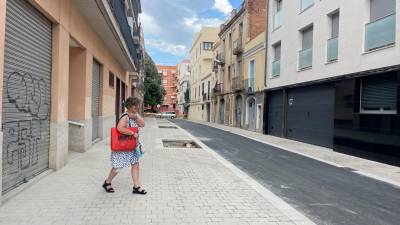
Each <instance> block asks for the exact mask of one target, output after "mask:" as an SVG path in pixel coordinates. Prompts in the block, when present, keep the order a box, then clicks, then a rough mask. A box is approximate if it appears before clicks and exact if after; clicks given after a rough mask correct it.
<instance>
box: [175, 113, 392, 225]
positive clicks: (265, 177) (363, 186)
mask: <svg viewBox="0 0 400 225" xmlns="http://www.w3.org/2000/svg"><path fill="white" fill-rule="evenodd" d="M173 122H174V123H176V124H177V125H179V126H180V127H182V128H183V129H185V130H187V131H188V132H189V133H191V134H192V135H193V136H196V137H197V138H199V139H200V140H202V142H203V143H205V144H206V145H207V146H209V147H210V148H212V149H213V150H215V151H216V152H218V153H219V154H220V155H222V156H223V157H225V158H226V159H227V160H229V161H230V162H232V163H233V164H234V165H235V166H237V167H239V168H241V169H242V170H243V171H244V172H246V173H247V174H249V175H250V176H252V177H253V178H255V179H256V180H258V181H259V182H260V183H262V184H263V185H264V186H265V187H267V188H268V189H269V190H271V191H272V192H273V193H275V194H276V195H278V196H279V197H281V198H283V199H284V200H285V201H286V202H288V203H290V204H291V205H292V206H293V207H295V208H296V209H298V210H300V211H301V212H303V213H304V214H306V215H307V216H308V218H310V219H312V220H313V221H314V222H315V223H316V224H337V225H339V224H340V225H353V224H354V225H360V224H370V225H391V224H393V225H398V224H399V221H400V207H399V206H400V189H399V188H398V187H396V186H392V185H389V184H387V183H383V182H380V181H377V180H374V179H371V178H368V177H363V176H361V175H358V174H356V173H353V172H352V170H351V169H346V168H339V167H334V166H332V165H328V164H325V163H322V162H320V161H317V160H313V159H310V158H307V157H304V156H301V155H298V154H295V153H291V152H288V151H285V150H281V149H278V148H276V147H272V146H269V145H266V144H263V143H260V142H257V141H254V140H251V139H248V138H245V137H242V136H239V135H236V134H234V133H231V132H226V131H222V130H220V129H216V128H212V127H209V126H205V125H201V124H197V123H193V122H189V121H185V120H174V121H173Z"/></svg>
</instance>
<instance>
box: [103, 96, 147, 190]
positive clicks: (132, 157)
mask: <svg viewBox="0 0 400 225" xmlns="http://www.w3.org/2000/svg"><path fill="white" fill-rule="evenodd" d="M139 106H140V100H139V99H138V98H135V97H130V98H128V99H127V100H126V101H125V107H126V110H127V111H126V112H125V113H124V114H122V116H121V117H120V119H119V122H118V124H117V129H118V131H119V132H120V133H122V134H125V135H133V136H135V138H138V135H139V134H137V133H134V132H133V131H131V130H129V129H127V128H129V127H144V119H143V118H142V117H141V116H140V115H139V113H138V111H139ZM138 144H139V145H140V146H139V147H140V148H141V151H142V152H143V146H142V145H141V144H140V143H139V142H138ZM111 165H112V168H111V171H110V173H109V175H108V177H107V179H106V180H105V181H104V184H103V188H104V190H105V191H106V192H109V193H113V192H114V188H113V187H112V186H111V182H112V180H113V179H114V177H115V176H116V175H117V174H118V170H119V169H122V168H125V167H129V166H130V167H131V175H132V181H133V191H132V193H133V194H143V195H144V194H147V192H146V190H144V189H143V188H141V187H140V179H139V156H138V155H137V154H136V153H135V149H132V151H126V152H116V151H112V152H111Z"/></svg>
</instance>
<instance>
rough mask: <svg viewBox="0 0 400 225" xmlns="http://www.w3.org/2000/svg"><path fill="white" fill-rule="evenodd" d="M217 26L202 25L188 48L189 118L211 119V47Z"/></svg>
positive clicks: (216, 33)
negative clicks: (189, 48)
mask: <svg viewBox="0 0 400 225" xmlns="http://www.w3.org/2000/svg"><path fill="white" fill-rule="evenodd" d="M217 37H218V28H213V27H202V29H201V30H200V32H198V33H197V34H196V36H195V39H194V41H193V45H192V48H191V50H190V57H191V59H190V106H189V115H188V116H189V119H192V120H203V121H210V119H211V75H212V62H213V58H212V48H213V45H214V41H215V39H216V38H217Z"/></svg>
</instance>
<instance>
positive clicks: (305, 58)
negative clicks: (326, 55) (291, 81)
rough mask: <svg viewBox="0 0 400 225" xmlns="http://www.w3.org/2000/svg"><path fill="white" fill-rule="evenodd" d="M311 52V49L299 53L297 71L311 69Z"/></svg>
mask: <svg viewBox="0 0 400 225" xmlns="http://www.w3.org/2000/svg"><path fill="white" fill-rule="evenodd" d="M312 52H313V49H312V48H309V49H304V50H301V51H299V70H303V69H307V68H311V67H312Z"/></svg>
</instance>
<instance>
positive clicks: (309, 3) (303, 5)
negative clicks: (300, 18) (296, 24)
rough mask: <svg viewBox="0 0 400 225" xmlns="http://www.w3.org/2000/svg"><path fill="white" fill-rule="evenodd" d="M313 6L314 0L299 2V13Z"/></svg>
mask: <svg viewBox="0 0 400 225" xmlns="http://www.w3.org/2000/svg"><path fill="white" fill-rule="evenodd" d="M313 5H314V0H301V11H304V10H306V9H308V8H310V7H311V6H313Z"/></svg>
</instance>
